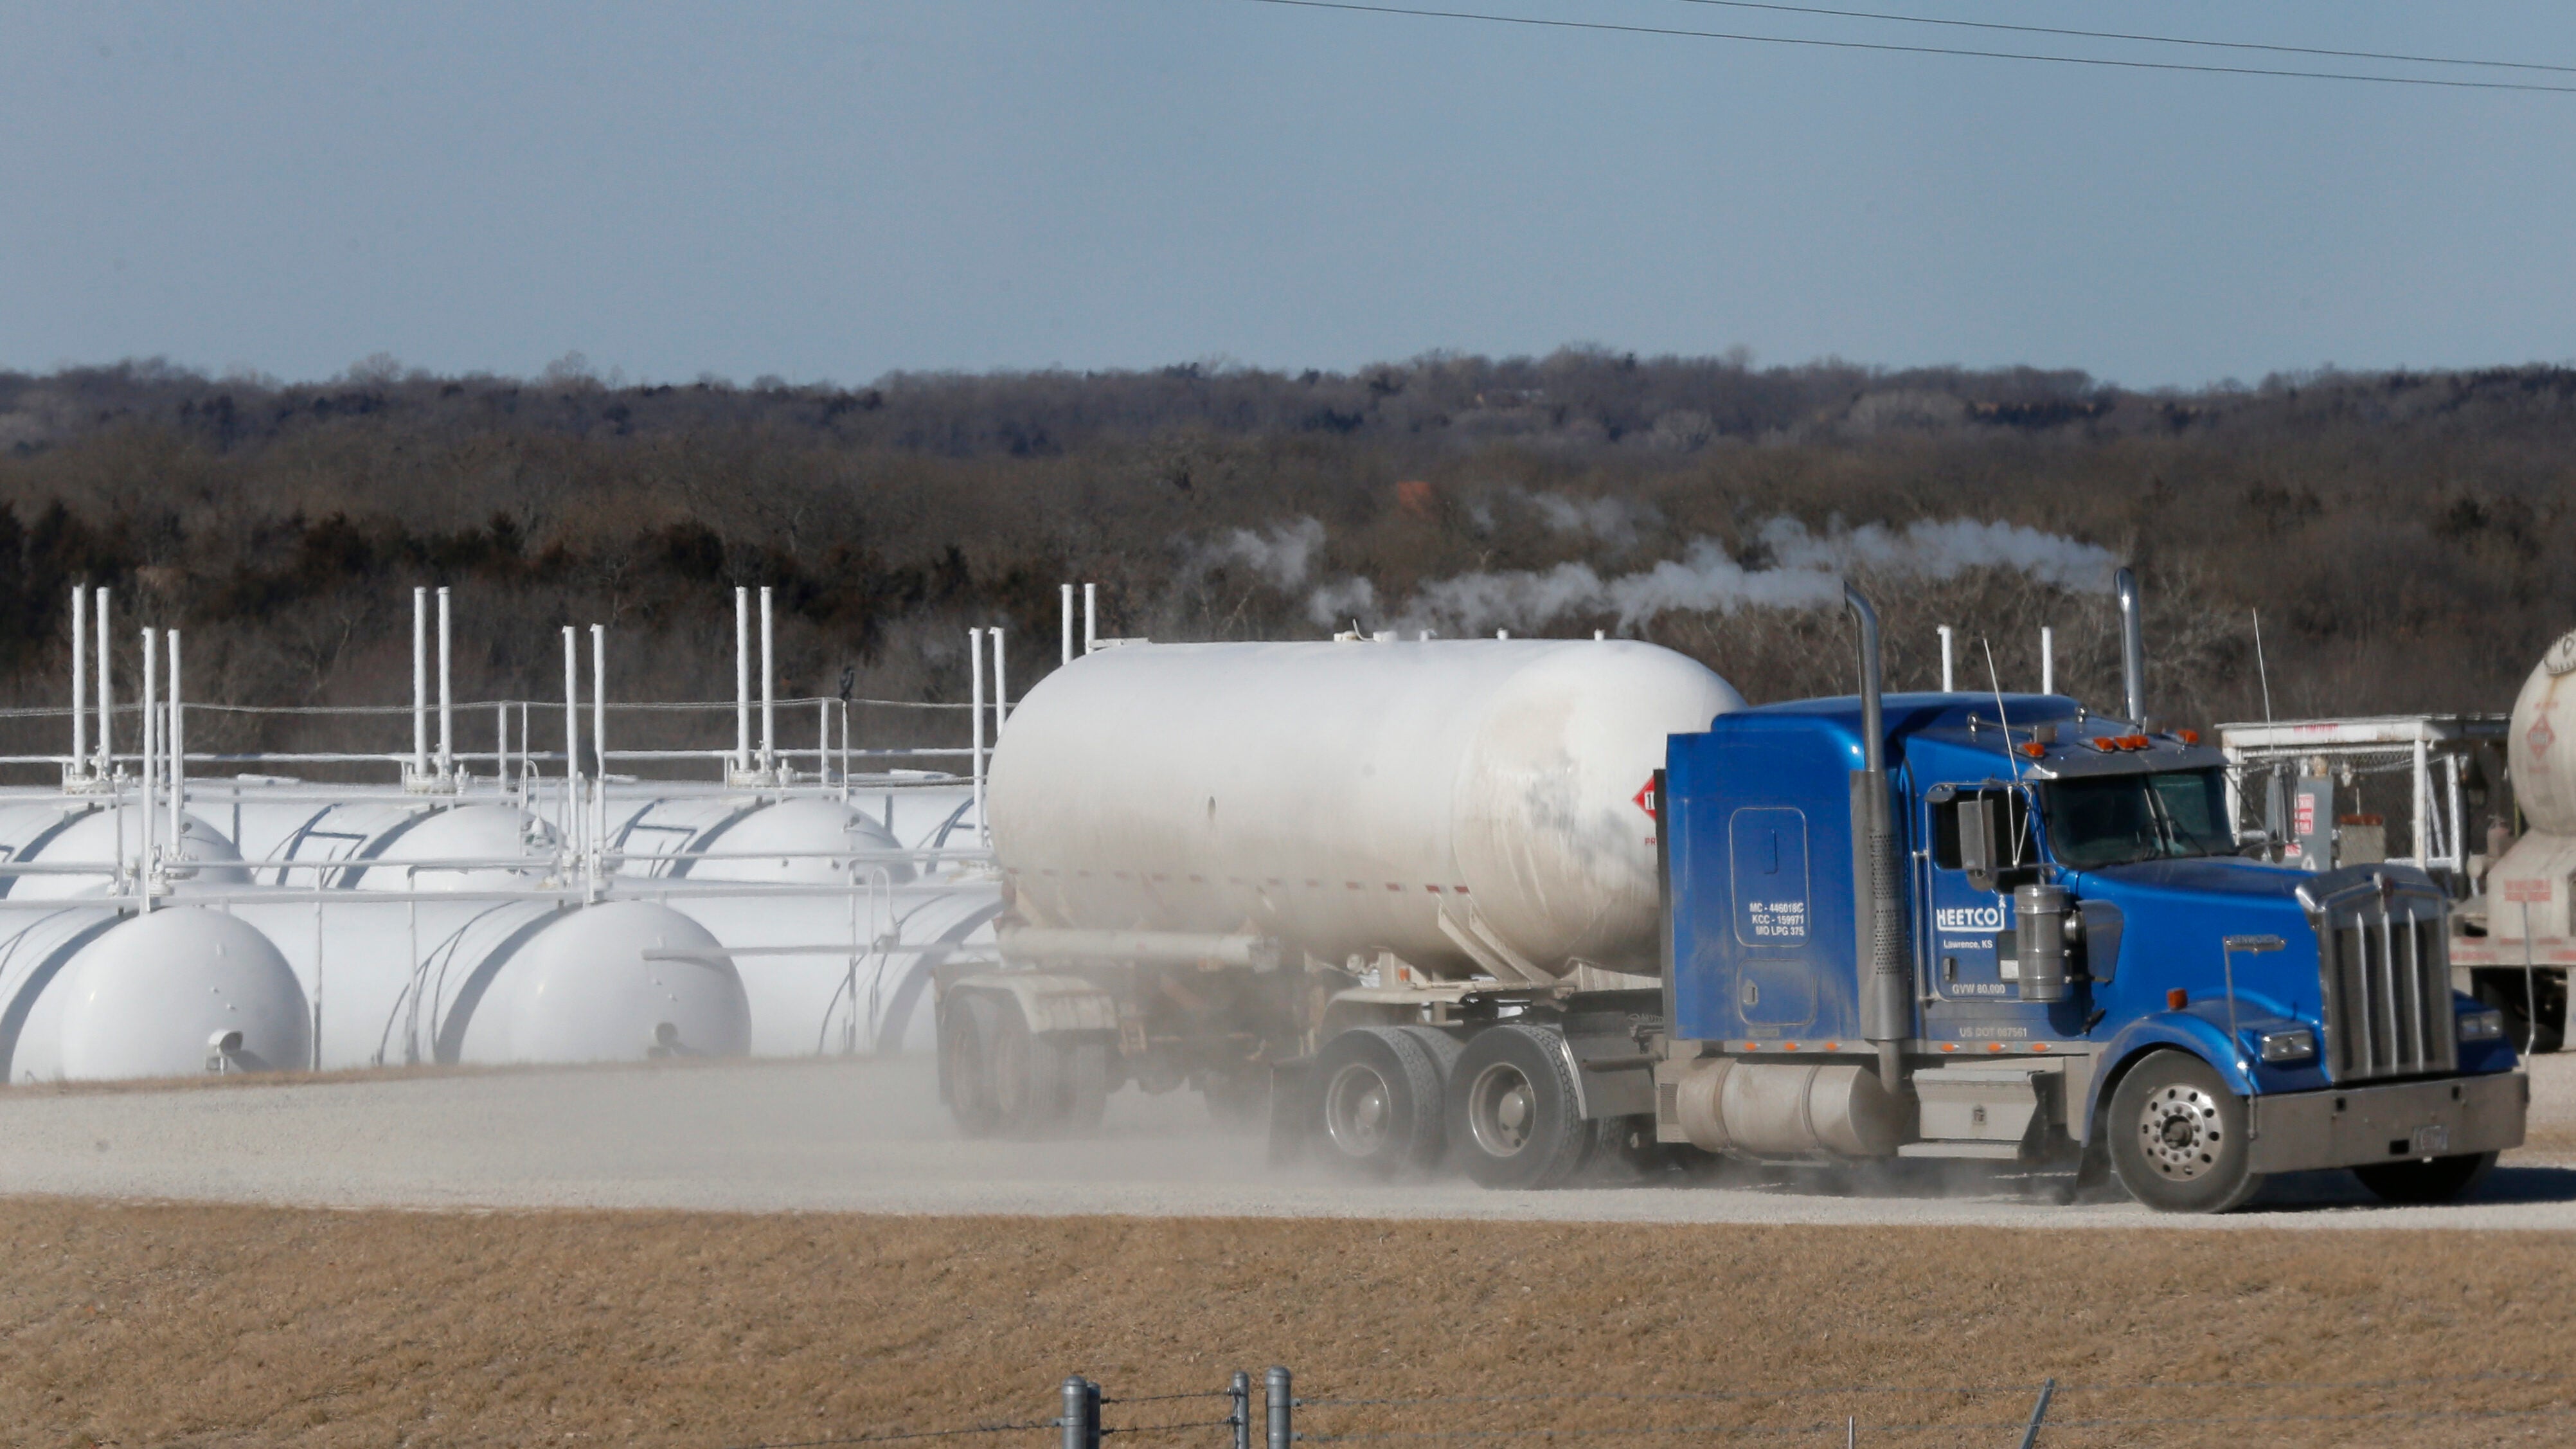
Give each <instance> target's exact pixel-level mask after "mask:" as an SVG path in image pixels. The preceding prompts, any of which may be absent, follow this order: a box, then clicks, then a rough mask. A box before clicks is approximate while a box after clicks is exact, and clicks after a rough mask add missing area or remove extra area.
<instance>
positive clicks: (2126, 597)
mask: <svg viewBox="0 0 2576 1449" xmlns="http://www.w3.org/2000/svg"><path fill="white" fill-rule="evenodd" d="M2112 580H2113V586H2114V587H2115V588H2117V589H2118V590H2119V591H2120V685H2121V692H2122V693H2123V694H2124V695H2125V696H2126V700H2125V701H2124V702H2125V703H2126V704H2127V705H2128V707H2129V723H2131V724H2133V725H2135V726H2137V727H2138V728H2139V729H2142V730H2143V729H2145V728H2146V727H2147V631H2146V626H2145V624H2144V623H2142V622H2141V621H2140V620H2139V617H2138V574H2137V571H2136V570H2135V569H2130V568H2123V569H2121V570H2120V571H2119V573H2117V574H2115V575H2113V576H2112Z"/></svg>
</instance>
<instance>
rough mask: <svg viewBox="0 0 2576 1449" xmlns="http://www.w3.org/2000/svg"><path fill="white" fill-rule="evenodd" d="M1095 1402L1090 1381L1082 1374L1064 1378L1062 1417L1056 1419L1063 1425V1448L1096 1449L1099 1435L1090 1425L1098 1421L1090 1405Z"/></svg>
mask: <svg viewBox="0 0 2576 1449" xmlns="http://www.w3.org/2000/svg"><path fill="white" fill-rule="evenodd" d="M1097 1402H1098V1400H1096V1399H1094V1398H1093V1397H1092V1389H1091V1384H1090V1382H1089V1381H1088V1380H1086V1379H1084V1378H1083V1376H1082V1375H1080V1374H1073V1375H1071V1376H1069V1377H1067V1378H1066V1379H1065V1381H1064V1417H1063V1418H1062V1419H1060V1420H1058V1421H1057V1422H1058V1423H1061V1424H1062V1425H1064V1449H1097V1446H1098V1445H1099V1443H1100V1435H1099V1433H1098V1431H1097V1430H1095V1429H1093V1428H1092V1427H1091V1426H1092V1425H1093V1424H1095V1423H1097V1422H1098V1420H1097V1419H1096V1418H1095V1417H1094V1413H1095V1410H1094V1409H1093V1407H1092V1406H1093V1405H1094V1404H1095V1403H1097Z"/></svg>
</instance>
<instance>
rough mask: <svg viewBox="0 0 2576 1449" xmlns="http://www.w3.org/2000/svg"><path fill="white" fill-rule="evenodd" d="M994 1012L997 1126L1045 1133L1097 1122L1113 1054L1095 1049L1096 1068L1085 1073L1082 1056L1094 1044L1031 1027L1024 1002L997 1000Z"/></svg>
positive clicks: (991, 1053)
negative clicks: (1022, 1008)
mask: <svg viewBox="0 0 2576 1449" xmlns="http://www.w3.org/2000/svg"><path fill="white" fill-rule="evenodd" d="M992 1012H993V1016H994V1024H993V1029H992V1031H991V1033H990V1034H989V1035H987V1036H986V1037H985V1040H986V1041H987V1042H988V1043H990V1046H989V1049H988V1051H987V1060H988V1061H989V1062H990V1063H991V1080H992V1084H993V1085H992V1093H993V1108H994V1117H995V1119H996V1126H997V1130H999V1131H1000V1132H1002V1133H1004V1134H1005V1135H1008V1136H1012V1137H1043V1136H1048V1135H1050V1134H1052V1133H1055V1132H1057V1131H1060V1130H1062V1129H1063V1128H1065V1127H1067V1126H1083V1127H1088V1126H1091V1125H1094V1124H1096V1123H1097V1122H1098V1121H1099V1120H1100V1117H1099V1114H1100V1111H1101V1107H1102V1104H1104V1103H1105V1102H1106V1101H1107V1099H1108V1095H1109V1081H1108V1078H1109V1060H1108V1053H1107V1052H1106V1051H1105V1050H1100V1049H1095V1050H1094V1053H1093V1054H1092V1055H1091V1056H1090V1057H1089V1060H1090V1061H1091V1062H1092V1063H1093V1064H1094V1066H1095V1067H1096V1070H1095V1071H1092V1072H1090V1073H1088V1074H1085V1073H1083V1072H1082V1071H1081V1070H1080V1069H1079V1067H1078V1063H1077V1058H1079V1057H1080V1056H1081V1055H1082V1054H1083V1048H1084V1047H1085V1046H1087V1045H1090V1044H1089V1043H1074V1042H1068V1041H1062V1040H1059V1039H1057V1038H1055V1037H1051V1036H1040V1035H1038V1034H1037V1033H1035V1032H1032V1031H1030V1030H1029V1022H1028V1018H1027V1017H1026V1016H1024V1015H1022V1014H1021V1012H1020V1004H1019V1003H1018V1002H1017V1001H1013V1000H1011V999H1009V998H1008V997H1004V998H1001V999H999V1000H996V1001H994V1002H993V1003H992ZM1086 1087H1087V1088H1088V1090H1086Z"/></svg>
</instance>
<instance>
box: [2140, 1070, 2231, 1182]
mask: <svg viewBox="0 0 2576 1449" xmlns="http://www.w3.org/2000/svg"><path fill="white" fill-rule="evenodd" d="M2225 1137H2226V1126H2225V1123H2224V1122H2223V1121H2222V1120H2221V1119H2220V1117H2219V1115H2218V1099H2217V1098H2216V1097H2213V1096H2211V1095H2210V1094H2209V1093H2207V1092H2205V1091H2202V1090H2201V1089H2200V1088H2198V1087H2194V1086H2190V1085H2187V1084H2182V1083H2176V1084H2174V1085H2172V1086H2168V1087H2160V1088H2158V1089H2157V1090H2156V1091H2155V1093H2154V1094H2153V1095H2151V1096H2149V1097H2148V1098H2147V1103H2146V1106H2145V1107H2144V1108H2143V1109H2141V1110H2140V1112H2139V1113H2138V1148H2139V1150H2140V1151H2141V1152H2142V1153H2143V1154H2145V1156H2146V1159H2147V1163H2148V1165H2150V1166H2152V1167H2153V1168H2155V1170H2156V1171H2157V1173H2159V1174H2160V1175H2162V1176H2163V1177H2165V1178H2166V1179H2168V1180H2170V1181H2173V1182H2190V1181H2193V1180H2194V1179H2196V1178H2199V1177H2201V1176H2203V1175H2205V1174H2207V1173H2209V1172H2210V1171H2212V1170H2214V1169H2215V1168H2216V1167H2217V1166H2218V1156H2219V1153H2220V1152H2221V1151H2223V1150H2224V1149H2225V1145H2226V1144H2225Z"/></svg>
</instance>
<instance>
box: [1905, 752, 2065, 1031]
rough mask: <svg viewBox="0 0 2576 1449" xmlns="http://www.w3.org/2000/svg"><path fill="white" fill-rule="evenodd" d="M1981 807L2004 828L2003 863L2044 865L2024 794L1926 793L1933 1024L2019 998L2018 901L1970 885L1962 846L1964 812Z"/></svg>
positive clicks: (1927, 975) (1927, 968)
mask: <svg viewBox="0 0 2576 1449" xmlns="http://www.w3.org/2000/svg"><path fill="white" fill-rule="evenodd" d="M1978 800H1983V801H1985V802H1986V804H1987V807H1988V808H1989V809H1991V810H1992V811H1993V812H1994V818H1995V820H1996V822H1997V824H1998V826H1999V827H2000V828H1999V830H1998V831H1997V834H1998V835H2000V836H2001V837H2002V838H2003V851H2004V859H2003V860H2002V861H2000V862H1998V863H1999V864H2002V865H2004V866H2006V867H2007V868H2015V867H2019V866H2023V865H2028V864H2032V863H2034V862H2036V860H2037V859H2038V852H2039V848H2038V845H2037V843H2036V842H2034V841H2033V840H2032V839H2031V826H2030V797H2029V796H2028V794H2027V793H2025V792H2024V791H2022V790H2019V789H2015V788H2007V787H1983V788H1976V787H1971V788H1959V789H1952V788H1950V787H1941V788H1937V789H1934V790H1932V791H1930V792H1927V799H1926V801H1925V804H1924V807H1923V808H1924V810H1925V812H1926V813H1927V814H1928V816H1929V817H1930V818H1929V819H1927V820H1925V821H1924V822H1922V824H1923V825H1924V826H1925V831H1924V836H1923V838H1926V839H1929V840H1930V841H1931V842H1932V851H1931V856H1932V858H1931V861H1930V863H1929V865H1928V866H1927V868H1926V869H1925V871H1924V876H1925V881H1924V899H1925V902H1926V904H1927V905H1928V906H1929V915H1930V918H1931V929H1930V930H1929V931H1928V932H1927V933H1926V937H1927V939H1928V942H1929V945H1928V948H1927V955H1928V956H1929V959H1928V960H1926V961H1925V962H1924V963H1923V980H1924V982H1925V985H1926V987H1927V994H1928V995H1929V996H1930V997H1931V1002H1930V1003H1929V1005H1928V1006H1927V1009H1926V1016H1927V1018H1928V1020H1929V1021H1939V1020H1941V1019H1943V1018H1945V1017H1946V1018H1948V1019H1951V1020H1958V1019H1960V1018H1961V1013H1959V1012H1955V1011H1945V1010H1944V1008H1945V1007H1948V1006H1952V1005H1959V1004H1979V1005H1984V1004H1992V1003H1997V1002H2006V1001H2016V1000H2018V999H2019V996H2020V988H2019V985H2018V981H2019V975H2020V973H2019V971H2018V969H2017V963H2016V962H2015V961H2014V959H2013V944H2012V926H2013V921H2012V897H2011V895H2010V893H2009V892H2007V891H1998V890H1992V889H1984V888H1981V887H1980V886H1979V884H1978V883H1977V882H1976V881H1975V880H1973V879H1971V878H1970V875H1969V872H1968V869H1967V862H1966V861H1965V860H1964V859H1963V858H1962V852H1961V850H1960V846H1959V837H1960V828H1959V822H1960V807H1961V806H1962V805H1963V804H1967V803H1969V802H1972V801H1978ZM1969 1015H1973V1016H1986V1015H1990V1013H1986V1012H1983V1011H1978V1012H1973V1013H1969ZM1928 1034H1929V1035H1933V1036H1949V1035H1955V1033H1954V1032H1949V1031H1945V1030H1941V1029H1939V1028H1937V1027H1931V1028H1929V1029H1928Z"/></svg>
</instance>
